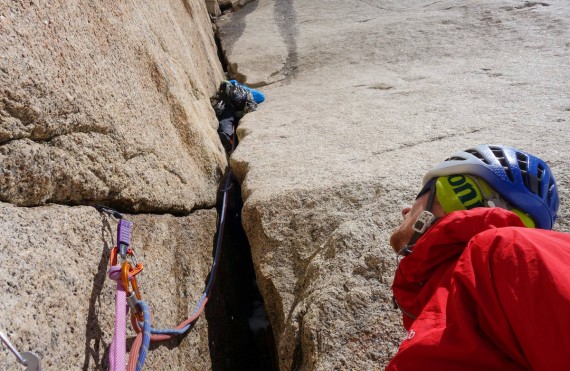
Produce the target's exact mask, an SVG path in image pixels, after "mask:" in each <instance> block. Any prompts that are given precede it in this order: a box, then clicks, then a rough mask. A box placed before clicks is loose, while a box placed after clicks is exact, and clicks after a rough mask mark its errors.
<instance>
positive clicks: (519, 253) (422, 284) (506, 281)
mask: <svg viewBox="0 0 570 371" xmlns="http://www.w3.org/2000/svg"><path fill="white" fill-rule="evenodd" d="M557 211H558V193H557V188H556V183H555V180H554V176H553V175H552V172H551V170H550V168H549V167H548V165H547V164H546V163H545V162H544V161H542V160H540V159H539V158H537V157H535V156H533V155H531V154H529V153H526V152H523V151H519V150H516V149H514V148H510V147H505V146H487V145H481V146H477V147H474V148H471V149H468V150H466V151H464V152H461V153H458V154H456V155H454V156H452V157H450V158H448V159H447V160H445V161H443V162H442V163H440V164H438V165H436V166H435V167H434V168H433V169H432V170H430V171H429V172H428V173H427V174H426V176H425V177H424V180H423V189H422V190H421V191H420V193H419V194H418V197H417V199H416V201H415V203H414V204H413V206H412V207H411V208H406V209H404V210H403V211H402V215H403V216H404V220H403V222H402V224H401V226H400V227H399V228H398V229H396V231H395V232H394V233H393V234H392V236H391V238H390V244H391V245H392V247H393V248H394V250H396V251H397V252H398V253H399V254H400V255H402V256H403V258H401V260H400V263H399V265H398V267H397V270H396V275H395V278H394V283H393V286H392V290H393V293H394V303H395V304H396V305H397V306H398V307H399V308H400V310H401V311H402V314H403V322H404V327H405V328H406V330H407V331H408V336H407V338H406V339H405V340H404V341H403V342H402V343H401V344H400V348H399V350H398V353H397V354H396V355H395V356H394V358H393V359H392V361H391V362H390V364H389V365H388V366H387V368H386V369H387V370H502V371H504V370H529V369H531V370H570V235H569V234H565V233H559V232H553V231H551V230H550V229H552V226H553V224H554V222H555V220H556V214H557Z"/></svg>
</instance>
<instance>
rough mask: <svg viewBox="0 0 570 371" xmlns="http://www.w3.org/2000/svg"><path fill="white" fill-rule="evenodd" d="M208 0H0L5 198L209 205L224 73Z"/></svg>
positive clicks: (183, 207)
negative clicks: (216, 97)
mask: <svg viewBox="0 0 570 371" xmlns="http://www.w3.org/2000/svg"><path fill="white" fill-rule="evenodd" d="M211 30H212V28H211V24H210V20H209V17H208V14H207V11H206V6H205V3H204V1H202V0H184V1H174V0H173V1H144V2H136V3H122V2H116V1H98V2H92V1H77V2H73V3H69V2H66V1H50V2H49V3H43V2H38V1H27V2H21V1H13V2H8V3H7V2H3V3H1V4H0V34H2V39H1V41H0V55H2V58H1V59H0V87H1V88H0V175H1V176H0V200H2V201H5V202H10V203H14V204H17V205H23V206H33V205H42V204H45V203H50V202H54V203H63V204H72V205H74V204H84V203H96V202H102V201H104V202H106V203H110V204H114V205H119V206H121V207H123V208H127V209H130V210H133V211H158V212H189V211H190V210H193V209H195V208H199V207H206V206H210V207H211V206H212V205H213V204H214V201H215V197H216V195H215V192H216V185H217V183H218V181H219V178H220V175H221V170H220V169H223V168H224V166H225V163H226V159H225V154H224V151H223V148H222V146H221V145H220V143H219V139H218V136H217V133H216V128H217V120H216V118H215V115H214V112H213V110H212V109H211V106H210V102H209V97H210V96H211V95H212V94H213V92H214V91H215V89H216V87H217V84H218V83H219V81H220V80H221V79H222V78H223V73H222V69H221V66H220V63H219V60H218V57H217V53H216V47H215V43H214V39H213V35H212V31H211Z"/></svg>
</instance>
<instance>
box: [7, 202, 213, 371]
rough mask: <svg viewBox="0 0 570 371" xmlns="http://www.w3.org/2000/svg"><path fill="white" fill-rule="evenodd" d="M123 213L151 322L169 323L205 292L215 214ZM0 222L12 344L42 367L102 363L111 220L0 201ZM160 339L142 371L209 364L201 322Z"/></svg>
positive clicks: (108, 330)
mask: <svg viewBox="0 0 570 371" xmlns="http://www.w3.org/2000/svg"><path fill="white" fill-rule="evenodd" d="M125 217H126V218H127V219H129V220H131V221H132V222H133V223H134V227H133V230H132V236H133V239H132V244H131V246H132V247H133V248H134V249H135V251H136V252H137V255H138V259H139V260H140V261H142V262H143V264H144V267H145V268H144V270H143V272H142V273H141V274H140V275H139V276H138V281H139V285H140V290H141V293H142V298H143V300H145V301H146V302H147V303H149V305H150V307H151V311H152V315H153V322H154V326H155V327H157V328H166V327H173V326H177V325H178V323H180V322H182V321H183V320H185V319H186V318H188V316H189V315H190V314H191V313H192V312H193V310H194V307H195V305H196V303H197V302H198V300H199V299H200V295H201V293H202V291H203V290H204V282H205V281H204V280H205V278H206V277H207V275H208V272H209V270H210V266H211V262H212V254H211V252H212V236H213V235H214V233H215V230H216V211H215V209H213V210H202V211H197V212H195V213H193V214H192V215H191V216H187V217H173V216H169V215H164V216H157V215H133V216H130V215H125ZM0 225H1V226H2V238H1V239H0V259H1V260H2V262H3V264H2V269H1V270H0V289H1V290H0V292H2V296H1V297H2V300H0V312H1V313H2V316H0V328H1V329H2V330H3V331H5V332H6V333H7V334H8V336H9V337H10V339H11V341H12V343H13V344H14V345H15V346H16V347H17V349H19V350H20V351H33V352H34V353H36V354H38V355H39V356H40V358H41V364H42V368H43V369H46V370H51V369H59V370H79V369H83V370H95V369H97V370H100V369H108V367H109V362H108V347H109V345H110V343H111V340H112V336H113V329H114V318H115V311H114V309H115V282H114V281H111V280H110V279H109V278H107V277H106V271H107V268H108V265H109V253H110V249H111V248H112V247H113V246H114V244H115V243H116V222H115V221H113V220H112V219H110V218H108V217H105V216H103V215H101V214H99V213H98V212H97V211H96V210H95V209H94V208H92V207H83V206H78V207H67V206H60V205H51V206H41V207H37V208H22V207H16V206H13V205H10V204H6V203H0ZM127 328H128V330H127V339H132V338H133V337H134V335H135V334H134V333H133V331H132V330H131V327H130V325H129V326H128V327H127ZM163 344H164V345H162V346H158V347H152V348H151V349H152V350H151V351H150V352H149V356H148V357H147V366H146V367H147V369H150V370H158V369H180V370H190V369H193V370H204V369H209V368H210V367H211V365H210V356H209V350H208V324H207V322H206V321H205V319H203V318H202V319H200V320H198V322H197V324H196V326H195V327H194V328H193V330H192V331H190V332H189V333H188V335H187V336H185V337H182V338H178V339H174V340H170V341H167V342H164V343H163ZM127 349H128V348H127ZM15 365H16V362H15V358H13V357H12V356H11V355H7V354H6V356H3V357H1V358H0V368H2V369H5V370H8V369H13V368H14V367H15Z"/></svg>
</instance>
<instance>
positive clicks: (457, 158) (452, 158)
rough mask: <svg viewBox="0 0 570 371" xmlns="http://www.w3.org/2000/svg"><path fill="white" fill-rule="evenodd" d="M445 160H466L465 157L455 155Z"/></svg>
mask: <svg viewBox="0 0 570 371" xmlns="http://www.w3.org/2000/svg"><path fill="white" fill-rule="evenodd" d="M445 161H465V159H464V158H463V157H458V156H453V157H449V158H447V159H445Z"/></svg>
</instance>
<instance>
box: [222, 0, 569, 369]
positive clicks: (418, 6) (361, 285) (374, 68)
mask: <svg viewBox="0 0 570 371" xmlns="http://www.w3.org/2000/svg"><path fill="white" fill-rule="evenodd" d="M569 19H570V6H568V3H567V2H565V1H560V0H559V1H548V2H544V3H542V2H541V3H538V2H523V1H518V0H517V1H515V0H501V1H490V0H489V1H480V2H475V3H474V2H470V1H456V0H445V1H435V2H434V1H428V0H425V1H423V0H408V1H386V0H383V1H379V0H378V1H376V0H366V1H358V2H346V1H340V0H334V1H326V2H325V1H312V0H295V1H285V0H284V1H269V0H260V1H257V2H253V3H250V4H248V5H247V6H245V7H244V8H243V9H242V10H241V11H240V12H238V13H236V14H231V15H229V16H224V17H222V21H221V23H220V28H221V30H220V34H221V35H222V45H223V47H224V51H225V53H226V57H227V58H228V61H229V63H230V65H231V66H233V67H234V73H235V74H236V76H238V77H239V78H241V79H242V80H243V81H245V82H246V83H248V84H251V85H253V86H256V85H257V86H261V85H264V84H271V85H270V86H266V87H263V88H262V89H261V90H262V91H263V92H264V93H265V94H266V96H267V100H266V102H265V103H263V104H262V105H260V107H259V110H258V111H257V112H254V113H252V114H249V115H247V116H246V117H245V118H244V119H243V120H242V121H241V123H240V128H239V129H238V135H239V137H240V145H239V147H238V149H237V150H236V152H234V154H233V155H232V159H231V164H232V167H233V169H234V171H235V172H236V174H237V175H238V177H239V178H240V180H241V182H242V195H243V198H244V201H245V205H244V210H243V218H244V225H245V228H246V232H247V235H248V238H249V240H250V243H251V245H252V255H253V259H254V264H255V265H256V273H257V278H258V281H259V283H260V288H261V291H262V294H263V295H264V298H265V302H266V306H267V307H268V312H269V316H270V320H271V322H272V324H273V328H274V331H275V336H276V342H277V346H278V350H279V355H280V367H281V369H283V370H290V369H300V370H313V369H316V370H330V369H381V368H383V366H384V365H385V364H386V362H387V361H388V360H389V358H390V355H391V354H392V353H393V352H394V351H395V350H396V349H397V344H398V343H399V341H400V340H401V339H402V332H401V331H400V330H399V324H400V320H399V313H398V312H397V311H396V310H394V309H392V308H391V307H390V305H389V301H390V290H389V287H390V283H391V282H390V280H391V279H390V277H392V275H393V270H394V267H395V263H396V260H395V257H394V256H393V255H392V253H391V250H390V248H389V247H388V243H387V239H388V236H389V234H390V230H391V229H392V228H393V227H395V226H396V225H397V224H398V222H399V220H400V210H401V208H402V207H403V206H406V205H408V204H409V203H410V202H411V201H412V197H413V195H414V193H415V192H416V191H417V190H418V188H419V183H420V180H421V177H422V176H423V174H424V173H425V172H426V171H427V170H428V169H429V168H430V166H432V165H433V164H434V163H436V162H439V161H441V160H443V159H444V158H446V157H448V156H449V155H451V154H452V153H454V152H456V151H459V150H462V149H464V148H467V147H468V146H470V145H473V144H479V143H503V144H507V145H513V146H517V147H519V148H521V149H525V150H528V151H530V152H533V153H536V154H537V155H540V156H541V157H543V158H544V159H545V160H547V161H548V162H549V164H550V165H551V167H552V169H553V171H554V172H555V174H556V175H557V180H558V186H559V192H560V195H561V200H562V206H561V212H560V214H559V224H558V225H557V227H556V228H557V229H559V230H563V231H570V221H569V219H568V217H569V216H570V212H569V211H568V210H569V205H568V203H567V202H566V200H567V199H568V197H569V196H570V188H569V186H570V176H569V175H568V174H570V171H569V170H570V169H569V163H568V159H567V155H566V152H567V151H566V148H567V143H568V142H569V141H570V131H568V130H567V124H568V122H569V120H570V116H569V111H570V103H569V97H570V87H569V85H568V84H567V83H566V81H568V80H569V79H570V68H569V66H568V60H569V58H570V52H569V50H570V44H569V43H568V40H570V27H569V26H570V24H569Z"/></svg>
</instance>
